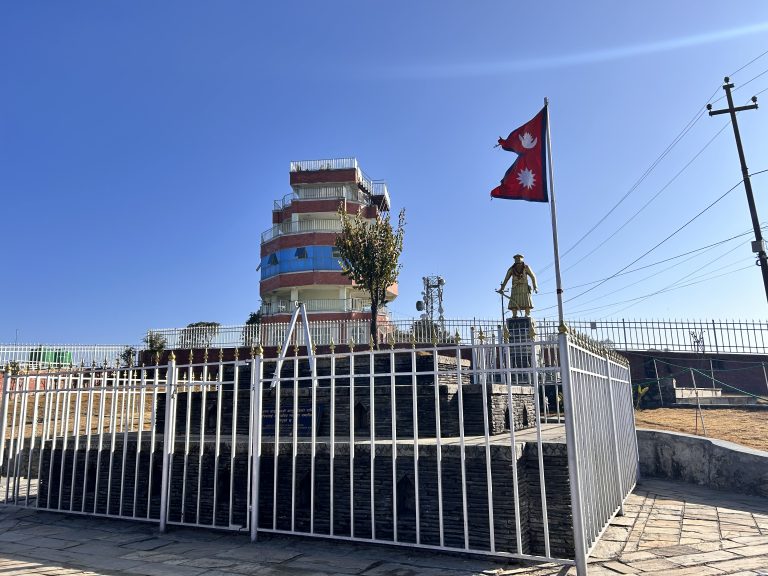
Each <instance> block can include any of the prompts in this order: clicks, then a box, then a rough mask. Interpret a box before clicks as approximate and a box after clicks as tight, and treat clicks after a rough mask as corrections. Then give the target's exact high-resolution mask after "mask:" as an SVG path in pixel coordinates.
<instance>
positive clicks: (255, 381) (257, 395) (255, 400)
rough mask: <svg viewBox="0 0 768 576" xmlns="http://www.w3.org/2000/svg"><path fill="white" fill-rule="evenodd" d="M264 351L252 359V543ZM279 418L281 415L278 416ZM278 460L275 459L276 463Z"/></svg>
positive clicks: (255, 524)
mask: <svg viewBox="0 0 768 576" xmlns="http://www.w3.org/2000/svg"><path fill="white" fill-rule="evenodd" d="M263 355H264V349H263V348H262V347H261V346H259V347H258V349H257V351H256V354H255V355H254V357H253V358H251V441H252V445H251V542H256V540H257V538H258V536H259V534H258V531H259V474H260V470H261V418H262V415H261V393H262V386H263V384H262V380H263V378H264V362H263V359H264V358H263ZM278 416H279V415H278ZM276 460H277V458H275V461H276Z"/></svg>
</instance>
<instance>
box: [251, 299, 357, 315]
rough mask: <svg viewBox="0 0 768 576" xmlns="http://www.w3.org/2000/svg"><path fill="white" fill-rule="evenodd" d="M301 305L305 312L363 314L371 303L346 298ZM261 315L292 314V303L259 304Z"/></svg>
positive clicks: (305, 301) (308, 301) (309, 301)
mask: <svg viewBox="0 0 768 576" xmlns="http://www.w3.org/2000/svg"><path fill="white" fill-rule="evenodd" d="M302 303H303V304H304V309H305V310H306V311H307V312H364V311H369V310H370V306H371V301H370V300H366V299H363V298H346V299H342V300H339V299H331V298H325V299H316V300H302ZM261 313H262V314H263V315H265V316H271V315H273V314H291V313H293V302H291V301H289V300H278V301H277V302H263V303H262V304H261Z"/></svg>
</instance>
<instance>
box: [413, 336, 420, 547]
mask: <svg viewBox="0 0 768 576" xmlns="http://www.w3.org/2000/svg"><path fill="white" fill-rule="evenodd" d="M418 387H419V380H418V376H417V374H416V343H415V342H414V343H413V344H412V346H411V403H412V414H413V483H414V500H415V501H416V504H415V508H416V544H417V545H418V544H421V505H420V499H419V396H418V394H419V391H418Z"/></svg>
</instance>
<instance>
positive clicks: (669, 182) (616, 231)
mask: <svg viewBox="0 0 768 576" xmlns="http://www.w3.org/2000/svg"><path fill="white" fill-rule="evenodd" d="M726 128H728V123H726V124H723V127H722V128H720V130H718V131H717V133H716V134H715V135H714V136H712V138H710V139H709V141H708V142H707V143H706V144H704V146H703V147H702V148H701V149H700V150H699V151H698V152H696V154H694V156H693V158H691V159H690V160H689V161H688V162H687V163H686V164H685V166H683V167H682V168H681V169H680V170H679V171H678V172H677V174H675V175H674V176H673V177H672V179H671V180H669V181H668V182H667V183H666V184H665V185H664V186H662V187H661V189H660V190H659V191H658V192H656V194H654V195H653V196H652V197H651V198H650V199H649V200H648V201H647V202H646V203H645V204H643V205H642V206H641V207H640V208H639V209H638V210H636V211H635V213H634V214H632V216H630V217H629V219H627V220H626V221H625V222H624V224H622V225H621V226H619V227H618V228H617V229H616V230H615V231H614V232H613V233H612V234H611V235H610V236H608V237H607V238H606V239H605V240H603V241H602V242H600V244H598V245H597V246H595V247H594V248H593V249H592V250H590V251H589V252H587V253H586V254H585V255H584V256H582V260H583V259H584V258H587V257H589V256H591V255H592V254H594V253H595V252H596V251H597V250H599V249H600V248H602V247H603V246H604V245H605V243H606V242H608V241H609V240H610V239H611V238H613V237H614V236H616V234H618V233H619V232H621V230H623V229H624V227H625V226H627V225H628V224H629V223H630V222H632V220H634V219H635V218H637V216H639V215H640V213H641V212H642V211H643V210H645V209H646V208H647V207H648V206H649V205H650V204H651V203H652V202H653V201H654V200H656V198H658V197H659V196H660V195H661V193H662V192H664V191H665V190H666V189H667V188H669V187H670V186H671V185H672V183H673V182H674V181H675V180H677V179H678V178H679V177H680V175H681V174H682V173H683V172H685V171H686V170H687V169H688V168H689V167H690V165H691V164H693V162H694V161H695V160H696V159H697V158H698V157H699V156H701V155H702V154H703V153H704V151H705V150H706V149H707V148H708V147H709V145H710V144H712V142H714V141H715V139H716V138H717V137H718V136H720V134H722V133H723V131H724V130H725V129H726ZM574 266H576V264H572V265H571V266H569V267H568V268H566V269H565V270H564V271H567V270H570V269H571V268H573V267H574Z"/></svg>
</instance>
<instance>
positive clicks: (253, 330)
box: [243, 310, 261, 346]
mask: <svg viewBox="0 0 768 576" xmlns="http://www.w3.org/2000/svg"><path fill="white" fill-rule="evenodd" d="M260 326H261V310H259V311H258V312H251V313H250V314H249V315H248V320H246V321H245V326H243V344H244V345H246V346H255V345H256V344H258V342H259V327H260Z"/></svg>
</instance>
